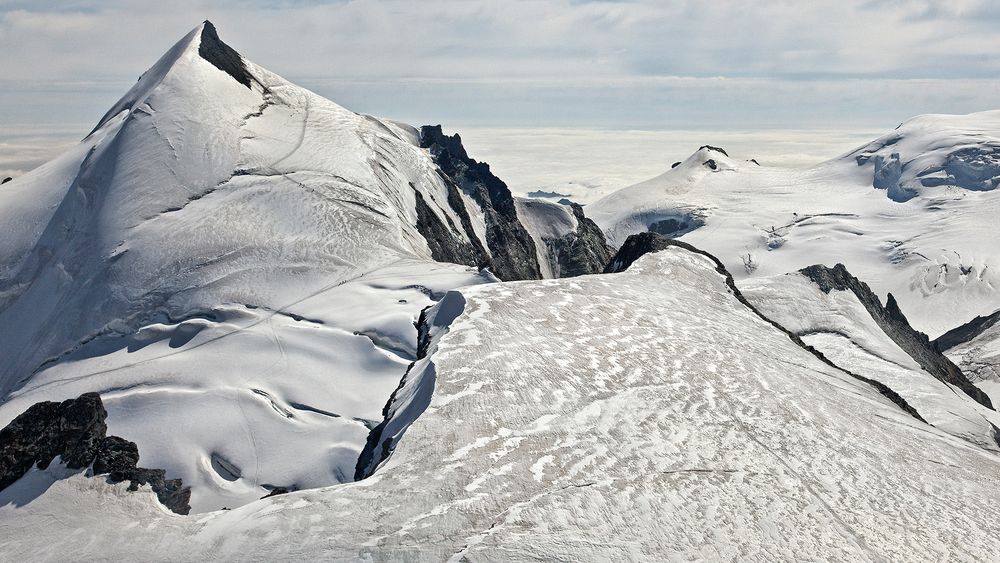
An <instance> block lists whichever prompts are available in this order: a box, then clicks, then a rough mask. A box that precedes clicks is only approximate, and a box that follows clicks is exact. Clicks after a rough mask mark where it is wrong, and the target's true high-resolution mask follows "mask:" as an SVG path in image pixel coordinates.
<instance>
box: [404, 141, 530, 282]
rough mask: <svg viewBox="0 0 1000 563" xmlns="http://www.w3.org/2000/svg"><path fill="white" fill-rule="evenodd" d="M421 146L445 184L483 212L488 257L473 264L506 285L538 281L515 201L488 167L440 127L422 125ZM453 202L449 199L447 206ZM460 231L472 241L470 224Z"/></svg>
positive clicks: (481, 258)
mask: <svg viewBox="0 0 1000 563" xmlns="http://www.w3.org/2000/svg"><path fill="white" fill-rule="evenodd" d="M420 146H421V148H425V149H429V150H430V153H431V156H433V157H434V161H435V162H436V163H437V165H438V167H439V168H440V169H441V172H442V173H443V174H444V176H445V178H444V179H445V181H446V182H448V183H449V184H453V185H454V186H456V187H457V188H458V189H460V190H461V191H462V192H463V193H465V195H467V196H469V197H470V198H471V199H472V200H473V201H474V202H475V203H476V204H477V205H479V207H480V208H481V209H482V211H483V218H484V221H485V223H486V233H485V234H486V246H487V247H488V249H489V253H490V255H491V257H486V256H483V257H477V258H478V259H477V260H476V262H484V261H486V260H488V261H489V263H490V264H491V271H492V272H493V273H494V274H495V275H496V276H497V277H498V278H500V279H502V280H505V281H511V280H531V279H540V278H541V277H542V275H541V269H540V267H539V265H538V258H537V256H536V253H535V245H534V242H533V241H532V240H531V236H530V235H529V234H528V231H527V230H526V229H525V228H524V226H523V225H522V224H521V222H520V221H519V220H518V217H517V209H516V206H515V203H514V197H513V195H512V194H511V193H510V189H508V188H507V184H505V183H504V182H503V181H502V180H500V178H497V177H496V176H494V175H493V173H492V172H490V166H489V165H488V164H486V163H484V162H477V161H476V160H473V159H472V158H469V155H468V153H466V151H465V147H463V146H462V139H461V137H459V136H458V134H455V135H451V136H448V135H445V134H444V132H443V131H442V130H441V126H440V125H425V126H423V127H422V128H421V129H420ZM455 195H456V196H458V194H455ZM452 199H453V198H452V197H449V203H452V201H451V200H452ZM456 203H457V201H456ZM452 207H453V208H454V209H459V208H461V207H462V206H460V205H455V204H454V203H452ZM464 222H465V221H463V223H464ZM463 227H465V229H466V233H468V234H469V238H470V239H474V238H475V235H474V233H473V232H472V226H471V224H470V225H468V226H465V225H463ZM421 234H424V233H421ZM425 236H426V235H425ZM435 259H437V257H435ZM459 263H466V264H467V263H469V262H468V261H466V262H459Z"/></svg>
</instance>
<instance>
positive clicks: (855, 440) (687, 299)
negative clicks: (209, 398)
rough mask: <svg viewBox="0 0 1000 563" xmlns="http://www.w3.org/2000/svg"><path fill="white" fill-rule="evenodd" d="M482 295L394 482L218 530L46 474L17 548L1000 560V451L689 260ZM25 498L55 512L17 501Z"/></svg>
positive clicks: (374, 481) (227, 519)
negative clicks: (852, 368) (876, 381)
mask: <svg viewBox="0 0 1000 563" xmlns="http://www.w3.org/2000/svg"><path fill="white" fill-rule="evenodd" d="M462 293H463V296H464V299H465V301H466V303H465V307H464V312H462V314H461V315H460V316H459V317H458V318H457V319H456V320H455V321H454V322H452V323H451V325H450V328H449V330H448V332H447V333H446V334H444V335H443V336H441V338H440V339H439V340H438V342H437V352H436V353H435V354H433V355H432V356H431V357H432V358H433V360H434V362H435V364H436V373H437V377H436V389H435V392H434V396H433V399H432V400H431V404H430V407H429V408H428V409H427V410H426V412H425V413H424V414H423V415H422V416H421V417H420V418H419V419H417V421H416V422H415V423H414V424H413V425H412V426H411V427H410V428H409V430H408V431H407V433H406V435H405V436H404V437H403V439H402V441H401V442H400V443H399V446H398V448H397V449H396V452H395V454H394V455H393V457H391V458H390V459H389V461H388V462H387V464H386V465H385V466H384V467H383V468H382V469H381V470H380V471H379V472H378V473H376V474H375V476H374V477H372V478H371V479H368V480H366V481H362V482H359V483H354V484H348V485H343V486H337V487H332V488H327V489H319V490H311V491H302V492H299V493H292V494H289V495H282V496H279V497H274V498H271V499H267V500H263V501H259V502H256V503H253V504H250V505H247V506H244V507H241V508H238V509H235V510H231V511H223V512H217V513H213V514H210V515H205V516H203V517H201V518H197V519H196V518H181V517H176V516H174V515H171V514H168V513H165V512H164V511H163V510H161V509H159V508H158V507H157V505H155V503H154V501H153V500H152V498H151V495H150V496H147V497H145V498H144V497H142V496H139V495H132V496H123V493H122V492H121V488H120V487H113V486H108V485H106V484H104V483H102V482H99V481H97V480H94V479H84V478H82V477H73V478H70V479H67V480H63V481H58V482H55V483H54V484H51V486H49V487H48V489H47V490H46V491H45V492H44V493H39V489H38V488H37V487H43V488H44V487H45V486H48V484H49V483H50V477H49V475H47V474H46V473H45V472H33V473H31V474H29V476H28V477H26V478H25V479H22V481H21V482H19V483H18V485H16V487H18V489H17V490H16V491H13V490H8V491H7V492H4V493H2V494H0V501H3V502H0V504H2V506H0V518H2V521H3V523H4V526H5V527H6V529H7V531H8V533H7V534H5V535H4V537H3V539H2V540H0V542H2V545H0V548H2V549H3V551H4V553H5V554H7V555H8V556H9V557H11V558H15V559H16V558H24V557H30V558H32V559H36V560H54V559H60V558H62V557H65V555H66V554H68V553H72V554H73V556H74V557H78V558H87V559H90V558H92V559H96V560H110V559H117V560H120V559H143V560H147V559H151V560H178V559H181V560H189V559H203V558H207V557H214V558H240V559H245V560H246V559H249V560H274V559H287V558H322V559H331V560H348V559H356V558H372V559H376V560H379V559H387V558H392V559H402V558H410V559H415V560H444V559H449V558H452V559H453V560H459V559H460V558H461V557H463V556H467V557H469V558H470V559H484V560H498V559H503V560H510V559H524V558H538V559H567V560H570V559H571V560H593V559H611V558H614V559H626V560H648V559H671V558H677V559H691V558H694V559H706V558H707V559H716V558H718V559H731V558H736V557H739V558H745V559H760V560H799V559H801V557H802V554H804V553H807V554H809V556H810V557H812V558H815V559H819V560H852V561H869V560H870V561H885V560H910V561H917V560H942V559H950V560H966V561H970V560H975V559H980V558H982V557H984V556H987V557H988V554H992V553H996V552H998V550H1000V540H998V539H997V538H1000V534H998V532H1000V529H998V527H997V526H998V525H997V522H1000V508H998V507H1000V486H998V485H1000V458H998V457H997V456H996V455H995V454H993V453H989V452H986V451H984V450H982V449H980V448H978V447H975V446H972V445H971V444H969V443H967V442H965V441H963V440H960V439H958V438H955V437H953V436H950V435H948V434H946V433H944V432H941V431H940V430H937V429H935V428H933V427H931V426H929V425H926V424H924V423H921V422H919V421H917V420H916V419H914V418H913V417H911V416H909V415H907V414H905V413H904V412H903V411H901V410H900V409H899V408H898V407H897V406H895V405H893V404H892V403H890V402H888V401H887V400H885V399H884V398H883V397H882V396H881V395H879V394H878V393H876V392H875V391H873V389H872V388H871V387H870V386H869V385H866V384H864V383H861V382H859V381H857V380H855V379H853V378H851V377H849V376H847V375H846V374H844V373H843V372H840V371H838V370H836V369H833V368H830V367H829V366H827V365H826V364H824V363H822V362H820V361H819V360H817V359H816V358H815V357H814V356H813V355H811V354H809V353H808V352H806V351H804V350H803V349H802V348H800V347H799V346H797V345H795V344H794V343H793V342H792V341H791V340H790V339H789V338H788V337H787V336H786V335H785V334H783V333H782V332H780V331H779V330H777V329H776V328H774V327H773V326H771V325H770V324H768V323H766V322H764V321H763V320H761V319H760V318H759V317H758V316H756V315H755V314H753V313H752V312H750V311H749V309H747V308H746V307H745V306H744V305H743V304H742V303H740V302H739V301H738V300H737V299H736V298H735V297H734V296H733V295H732V294H731V293H730V292H729V291H728V289H727V286H726V285H725V283H724V279H723V277H722V276H721V275H719V274H718V273H717V272H716V271H715V268H714V265H713V264H712V263H711V262H710V261H709V260H708V259H706V258H705V257H703V256H700V255H696V254H693V253H690V252H687V251H685V250H682V249H678V248H672V249H667V250H665V251H663V252H660V253H658V254H655V255H651V256H646V257H644V258H642V259H641V260H640V261H638V262H637V263H636V264H634V265H633V266H632V268H630V269H629V270H628V271H626V272H624V273H622V274H615V275H607V276H586V277H581V278H575V279H572V280H553V281H542V282H523V283H514V284H492V285H486V286H480V287H477V288H471V289H468V290H463V292H462ZM553 294H557V295H559V299H557V300H553V299H552V296H553ZM498 334H502V335H504V337H503V338H496V337H495V336H496V335H498ZM50 471H56V470H55V469H52V470H50ZM15 494H19V495H22V496H25V495H35V496H37V498H34V500H33V501H32V502H30V503H28V504H24V505H23V506H20V507H15V505H12V504H7V502H8V501H9V499H10V498H11V496H12V495H15ZM69 503H72V506H73V510H74V511H75V512H74V518H71V519H68V518H65V517H62V515H64V514H65V510H66V507H67V506H68V504H69ZM57 514H58V515H60V517H59V518H54V517H53V516H54V515H57ZM120 530H124V531H120ZM79 535H84V536H87V537H96V538H98V541H91V542H81V541H79V539H78V537H79Z"/></svg>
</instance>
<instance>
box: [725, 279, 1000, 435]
mask: <svg viewBox="0 0 1000 563" xmlns="http://www.w3.org/2000/svg"><path fill="white" fill-rule="evenodd" d="M855 281H856V280H855ZM740 289H741V291H742V293H743V295H744V296H746V298H747V299H749V300H750V302H751V303H753V304H754V306H756V307H757V308H758V309H760V311H761V312H763V313H764V314H765V315H767V316H768V317H769V318H771V319H774V320H776V321H778V322H779V323H781V324H782V325H783V326H785V328H788V329H789V330H791V331H792V332H794V333H795V334H796V335H798V336H800V337H801V338H802V340H803V341H805V342H806V343H807V344H809V345H810V346H813V347H814V348H816V349H817V350H819V351H820V352H822V353H823V354H824V355H825V356H826V357H827V358H829V359H830V360H832V361H833V362H834V363H835V364H837V365H838V366H841V367H844V368H846V369H849V370H851V371H852V372H854V373H857V374H860V375H862V376H864V377H867V378H869V379H874V380H876V381H879V382H881V383H883V384H885V385H886V386H888V387H889V388H890V389H892V390H893V391H895V392H897V393H899V394H900V396H902V397H903V398H904V399H905V400H906V401H907V403H909V404H910V405H911V406H912V407H913V408H914V409H916V411H917V412H918V413H920V415H921V416H922V417H923V418H924V419H925V420H926V421H927V422H928V423H930V424H932V425H934V426H935V427H936V428H939V429H941V430H944V431H945V432H948V433H949V434H953V435H955V436H958V437H960V438H964V439H966V440H969V441H970V442H972V443H974V444H976V445H978V446H980V447H983V448H986V449H989V450H993V451H1000V446H998V440H1000V436H998V435H997V434H998V430H997V428H998V427H1000V414H998V413H997V412H996V411H995V410H993V409H990V408H987V407H986V406H984V405H982V404H980V403H978V402H976V400H975V399H974V398H973V397H970V396H969V395H968V394H967V393H966V392H964V391H963V390H962V389H961V388H959V387H958V386H955V385H953V384H949V383H948V382H946V381H942V380H941V379H940V376H939V377H935V376H934V375H932V374H931V373H929V372H928V371H926V370H925V369H924V368H922V367H921V365H920V363H919V362H918V361H917V360H916V359H915V358H914V357H913V356H912V355H910V354H909V353H907V352H906V351H905V350H904V349H903V348H902V347H901V346H900V345H899V344H897V343H896V342H895V341H894V340H893V338H892V337H891V336H890V335H889V334H888V333H887V332H886V330H885V329H883V328H882V327H881V326H880V324H879V322H878V321H877V320H876V319H875V318H873V315H872V313H871V312H870V311H869V310H868V308H867V307H866V305H865V304H864V303H862V302H861V301H860V299H859V297H858V296H857V295H856V294H855V293H853V292H852V291H851V290H849V289H844V288H833V289H830V290H829V291H824V290H823V289H822V288H821V287H820V286H819V285H817V283H816V282H815V281H814V280H811V279H809V278H808V277H807V276H805V275H803V274H802V273H799V272H796V273H792V274H786V275H781V276H775V277H771V278H752V279H748V280H745V281H744V282H743V284H742V286H741V287H740ZM871 297H874V296H871ZM879 306H880V305H879ZM977 391H978V390H977Z"/></svg>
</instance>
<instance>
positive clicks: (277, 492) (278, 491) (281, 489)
mask: <svg viewBox="0 0 1000 563" xmlns="http://www.w3.org/2000/svg"><path fill="white" fill-rule="evenodd" d="M290 492H291V491H290V490H288V489H286V488H285V487H274V488H273V489H271V492H269V493H267V494H266V495H264V496H262V497H260V498H262V499H265V498H271V497H276V496H278V495H287V494H288V493H290Z"/></svg>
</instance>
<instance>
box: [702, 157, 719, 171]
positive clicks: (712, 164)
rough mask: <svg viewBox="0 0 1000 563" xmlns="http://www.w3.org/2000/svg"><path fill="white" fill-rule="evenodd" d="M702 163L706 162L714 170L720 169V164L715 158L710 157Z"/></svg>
mask: <svg viewBox="0 0 1000 563" xmlns="http://www.w3.org/2000/svg"><path fill="white" fill-rule="evenodd" d="M702 164H704V165H705V166H707V167H709V168H711V169H712V170H718V169H719V165H718V164H716V162H715V159H713V158H710V159H708V160H706V161H705V162H703V163H702Z"/></svg>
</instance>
